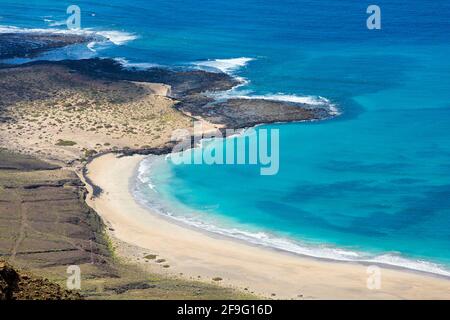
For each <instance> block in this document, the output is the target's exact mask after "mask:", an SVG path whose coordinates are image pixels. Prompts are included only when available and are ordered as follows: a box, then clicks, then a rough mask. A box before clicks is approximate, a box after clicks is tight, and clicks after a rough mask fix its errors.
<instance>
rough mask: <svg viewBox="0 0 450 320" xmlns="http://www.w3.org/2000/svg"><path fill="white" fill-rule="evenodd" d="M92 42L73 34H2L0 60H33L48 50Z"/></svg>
mask: <svg viewBox="0 0 450 320" xmlns="http://www.w3.org/2000/svg"><path fill="white" fill-rule="evenodd" d="M93 40H94V37H87V36H81V35H75V34H56V33H55V34H51V33H34V32H33V33H2V34H0V59H9V58H33V57H35V56H37V55H39V54H41V53H43V52H46V51H49V50H53V49H58V48H62V47H66V46H68V45H73V44H80V43H87V42H90V41H93Z"/></svg>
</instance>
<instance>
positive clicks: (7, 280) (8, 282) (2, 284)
mask: <svg viewBox="0 0 450 320" xmlns="http://www.w3.org/2000/svg"><path fill="white" fill-rule="evenodd" d="M80 299H81V296H80V295H79V294H78V293H76V292H72V291H68V290H65V289H63V288H61V287H60V286H59V285H58V284H55V283H53V282H51V281H49V280H47V279H43V278H39V277H35V276H32V275H29V274H26V273H23V272H18V271H16V270H15V269H14V268H13V267H12V266H10V265H9V264H8V263H6V262H4V261H0V300H80Z"/></svg>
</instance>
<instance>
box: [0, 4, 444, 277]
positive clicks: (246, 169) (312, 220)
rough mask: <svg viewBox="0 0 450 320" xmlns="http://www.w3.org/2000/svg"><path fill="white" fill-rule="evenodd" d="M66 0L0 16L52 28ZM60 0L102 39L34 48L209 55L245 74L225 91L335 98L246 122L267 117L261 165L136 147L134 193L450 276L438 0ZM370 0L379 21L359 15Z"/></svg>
mask: <svg viewBox="0 0 450 320" xmlns="http://www.w3.org/2000/svg"><path fill="white" fill-rule="evenodd" d="M375 2H376V3H375ZM70 4H73V3H72V2H67V1H55V0H53V1H49V0H40V1H29V0H28V1H18V0H15V1H12V0H6V1H5V0H0V25H1V27H0V31H2V32H5V31H11V30H12V29H11V26H14V27H17V28H21V29H19V30H23V29H30V28H32V29H48V28H52V29H62V30H63V29H64V20H65V19H66V18H67V14H66V12H65V11H66V8H67V6H68V5H70ZM76 4H77V5H78V6H80V8H81V13H82V24H81V25H82V28H83V29H84V30H87V32H97V33H100V34H103V35H107V36H109V37H111V41H112V43H111V44H110V45H105V44H103V45H92V46H90V48H70V49H66V50H62V51H60V52H58V53H57V54H48V55H47V57H48V58H55V56H58V57H61V56H65V57H70V58H81V57H91V56H100V57H113V58H120V61H122V62H123V63H124V64H128V65H130V66H137V67H146V66H149V65H152V64H159V65H166V66H173V65H177V66H193V65H203V66H209V67H214V68H217V69H221V70H223V71H226V72H229V73H231V74H233V75H235V76H238V77H241V78H244V79H246V80H247V81H248V83H247V84H246V85H245V86H242V87H239V88H238V89H237V91H238V93H239V94H242V95H247V96H262V95H263V96H266V97H274V96H277V97H278V98H282V97H286V96H288V97H287V98H291V99H293V98H296V99H303V97H304V98H305V99H315V98H314V97H318V96H320V97H324V98H326V99H328V100H330V102H331V103H333V104H334V105H335V106H336V107H337V108H338V109H339V110H340V112H341V115H340V116H338V117H336V118H334V119H330V120H325V121H321V122H310V123H293V124H277V125H269V126H263V127H259V129H261V128H277V129H279V130H280V170H279V173H278V174H277V175H274V176H261V175H260V174H259V167H256V166H251V165H234V166H232V165H215V166H209V165H174V164H173V163H171V161H170V159H166V158H161V157H159V158H155V157H150V158H149V159H148V160H146V161H145V162H144V163H143V164H142V166H141V168H140V172H139V175H138V177H137V178H138V179H137V180H136V187H135V190H134V191H135V192H136V196H137V197H138V198H139V199H140V201H141V202H145V203H146V204H147V205H150V206H152V207H154V208H158V209H159V210H160V212H161V213H162V214H167V215H169V216H171V217H172V218H174V219H177V220H181V221H184V222H186V223H189V224H191V225H195V226H197V227H199V228H202V229H207V230H209V231H210V232H216V233H221V234H225V235H227V236H232V237H237V238H240V239H243V240H246V241H249V242H252V243H255V244H259V245H263V246H271V247H276V248H279V249H284V250H288V251H292V252H296V253H299V254H306V255H311V256H316V257H324V258H332V259H339V260H364V261H371V262H378V263H384V264H390V265H396V266H403V267H407V268H412V269H417V270H423V271H429V272H434V273H439V274H443V275H447V276H450V37H449V34H450V1H448V0H446V1H442V0H436V1H423V0H422V1H417V0H411V1H400V0H397V1H385V0H377V1H374V3H372V2H367V1H361V0H339V1H337V0H336V1H331V0H324V1H319V0H296V1H294V0H278V1H274V0H272V1H269V0H259V1H256V0H240V1H230V0H228V1H225V0H210V1H199V0H190V1H179V0H172V1H167V0H164V1H163V0H156V1H155V0H152V1H143V0H139V1H123V0H109V1H100V0H90V1H84V0H83V1H81V0H79V1H76ZM370 4H377V5H378V6H380V8H381V19H382V20H381V21H382V29H381V30H368V29H367V27H366V19H367V17H368V14H367V13H366V9H367V7H368V5H370ZM16 31H17V30H16ZM217 59H219V60H217ZM236 139H239V138H236Z"/></svg>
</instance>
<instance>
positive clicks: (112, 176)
mask: <svg viewBox="0 0 450 320" xmlns="http://www.w3.org/2000/svg"><path fill="white" fill-rule="evenodd" d="M142 159H143V156H133V157H122V158H117V157H116V156H115V155H112V154H107V155H104V156H101V157H99V158H96V159H95V160H93V161H92V162H91V163H90V164H89V165H88V177H89V178H90V179H91V180H92V182H93V183H94V184H95V185H97V186H99V187H100V188H102V190H103V191H104V192H103V193H102V194H101V195H100V196H99V197H97V198H93V199H92V198H91V197H89V199H88V201H87V202H88V204H89V205H90V206H91V207H92V208H93V209H95V210H96V211H97V213H98V214H99V215H100V216H101V217H102V218H103V219H104V221H105V222H106V223H107V224H108V225H109V226H110V227H111V228H112V229H113V231H110V235H111V236H112V237H115V238H117V239H118V240H120V241H121V242H122V241H123V242H125V243H129V244H131V245H134V246H139V247H141V248H144V249H145V250H146V251H147V252H148V253H152V254H156V255H158V258H162V259H165V260H166V261H167V264H169V265H170V268H168V269H163V268H162V267H161V266H159V265H157V264H156V263H155V262H152V264H154V265H155V270H156V269H158V270H161V272H165V273H167V272H170V273H171V274H173V275H179V274H181V273H182V274H183V276H184V277H186V278H198V276H201V278H200V279H203V281H209V282H213V281H212V280H211V279H212V278H214V277H220V278H223V280H222V281H221V282H220V283H221V284H222V285H227V286H233V287H236V288H240V289H244V288H248V289H249V291H254V292H255V293H257V294H260V295H262V296H265V297H274V298H287V299H291V298H292V299H299V298H303V299H450V280H448V279H445V278H440V277H434V276H431V275H430V276H428V275H426V274H421V273H415V272H410V271H406V270H399V269H390V268H382V269H381V288H380V289H378V290H369V289H368V288H367V279H368V276H369V274H368V273H367V266H365V265H362V264H361V265H359V264H355V263H340V262H331V261H324V260H318V259H313V258H307V257H299V256H295V255H293V254H288V253H284V252H279V251H275V250H270V249H265V248H262V247H256V246H251V245H247V244H245V243H242V242H238V241H235V240H232V239H225V238H222V237H218V236H213V235H209V234H207V233H204V232H201V231H196V230H193V229H190V228H187V227H184V226H181V225H178V224H175V223H172V222H170V221H169V220H167V219H165V218H163V217H160V216H158V215H157V214H156V213H152V212H150V211H149V210H148V209H146V208H143V207H142V206H140V205H139V204H138V203H137V202H136V201H135V199H134V198H133V196H132V194H131V193H130V191H129V187H130V179H131V178H132V177H133V175H134V173H135V170H136V167H137V165H138V164H139V162H140V161H141V160H142ZM90 191H91V190H90ZM91 194H92V193H91ZM122 251H123V250H122ZM163 270H164V271H163ZM273 294H275V295H273Z"/></svg>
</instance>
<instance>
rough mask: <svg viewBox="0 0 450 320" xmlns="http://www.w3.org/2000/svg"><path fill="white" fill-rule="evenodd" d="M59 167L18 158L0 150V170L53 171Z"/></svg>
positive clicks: (28, 158) (30, 159)
mask: <svg viewBox="0 0 450 320" xmlns="http://www.w3.org/2000/svg"><path fill="white" fill-rule="evenodd" d="M59 168H60V167H59V166H56V165H52V164H49V163H47V162H44V161H40V160H38V159H36V158H33V157H28V156H20V157H18V156H17V155H14V154H11V153H9V152H6V151H3V150H0V170H2V169H3V170H23V171H33V170H55V169H59Z"/></svg>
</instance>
